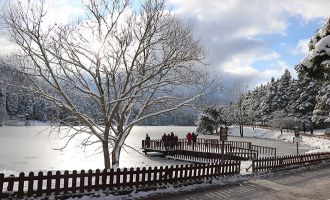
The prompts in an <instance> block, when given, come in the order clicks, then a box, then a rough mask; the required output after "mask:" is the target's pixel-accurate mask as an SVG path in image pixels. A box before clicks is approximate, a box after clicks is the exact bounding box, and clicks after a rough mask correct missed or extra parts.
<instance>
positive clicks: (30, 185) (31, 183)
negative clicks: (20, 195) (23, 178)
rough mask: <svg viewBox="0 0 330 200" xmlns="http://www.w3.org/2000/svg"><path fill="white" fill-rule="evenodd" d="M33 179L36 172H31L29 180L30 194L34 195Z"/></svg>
mask: <svg viewBox="0 0 330 200" xmlns="http://www.w3.org/2000/svg"><path fill="white" fill-rule="evenodd" d="M33 181H34V173H33V172H30V173H29V182H28V196H29V197H30V196H32V195H33Z"/></svg>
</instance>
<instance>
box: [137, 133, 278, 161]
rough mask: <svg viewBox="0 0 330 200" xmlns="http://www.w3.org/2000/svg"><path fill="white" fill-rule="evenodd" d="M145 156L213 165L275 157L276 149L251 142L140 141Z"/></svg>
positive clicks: (201, 139) (204, 140) (212, 140)
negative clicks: (228, 161) (157, 154)
mask: <svg viewBox="0 0 330 200" xmlns="http://www.w3.org/2000/svg"><path fill="white" fill-rule="evenodd" d="M142 149H143V151H144V152H145V154H147V153H149V152H158V153H162V154H163V155H164V156H166V157H168V158H172V159H176V160H184V161H191V162H196V163H213V162H221V161H223V160H251V159H255V158H258V157H259V156H260V155H262V156H276V148H272V147H264V146H256V145H252V144H251V142H239V141H219V140H216V139H211V140H210V139H204V138H199V139H198V140H197V141H196V142H195V143H194V142H188V141H187V140H186V139H179V140H178V141H177V142H172V143H166V142H163V141H162V140H150V141H145V140H143V141H142Z"/></svg>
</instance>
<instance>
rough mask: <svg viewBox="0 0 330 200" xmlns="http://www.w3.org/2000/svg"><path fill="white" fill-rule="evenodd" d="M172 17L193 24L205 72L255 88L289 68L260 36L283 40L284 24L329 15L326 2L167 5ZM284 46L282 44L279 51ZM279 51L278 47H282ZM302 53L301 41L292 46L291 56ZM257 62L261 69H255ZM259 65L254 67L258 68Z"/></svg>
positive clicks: (179, 1) (242, 0)
mask: <svg viewBox="0 0 330 200" xmlns="http://www.w3.org/2000/svg"><path fill="white" fill-rule="evenodd" d="M169 2H170V3H172V4H173V7H174V12H175V13H176V14H177V15H178V16H180V17H183V18H190V19H193V20H194V21H195V23H196V27H198V29H199V30H200V31H199V32H200V35H201V36H200V37H201V42H202V43H203V45H204V46H205V48H206V49H207V52H208V55H209V57H210V58H209V59H210V62H211V64H210V65H211V67H213V68H214V69H215V70H216V71H217V72H218V73H220V76H221V77H222V79H223V80H224V82H228V84H231V83H233V82H234V81H235V80H242V79H244V80H246V82H248V83H250V84H251V85H253V86H255V84H258V83H263V82H267V81H269V80H270V78H271V77H272V76H274V77H275V78H278V77H280V76H281V75H282V74H283V72H284V70H285V68H288V69H289V70H290V71H291V73H292V74H293V75H294V74H295V71H294V69H293V66H289V65H288V64H287V63H286V62H285V61H284V60H283V59H284V58H282V56H281V52H276V51H274V50H273V49H272V47H271V46H270V43H269V41H266V40H264V39H261V38H263V37H262V36H265V35H267V37H268V38H271V36H272V35H286V34H287V30H288V28H289V25H290V21H289V18H290V17H296V18H297V19H300V20H301V21H302V22H306V21H309V20H315V19H324V18H325V17H327V16H328V15H329V11H328V8H329V7H330V1H328V0H315V1H310V0H290V1H287V0H249V1H248V2H246V0H217V1H204V0H189V1H186V0H170V1H169ZM283 45H285V46H287V44H285V43H283V44H282V46H283ZM283 48H284V47H283ZM304 52H306V40H301V41H299V42H298V44H297V47H295V49H294V50H292V53H295V54H302V53H304ZM260 62H262V63H265V64H264V65H265V66H263V67H260ZM258 63H259V65H258Z"/></svg>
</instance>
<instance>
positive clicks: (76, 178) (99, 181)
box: [0, 161, 240, 198]
mask: <svg viewBox="0 0 330 200" xmlns="http://www.w3.org/2000/svg"><path fill="white" fill-rule="evenodd" d="M239 173H240V161H225V162H221V163H212V164H192V165H176V166H173V165H172V166H166V167H162V166H161V167H154V168H151V167H149V168H145V167H143V168H142V169H141V168H129V169H127V168H124V169H117V170H114V169H110V170H103V171H100V170H99V169H97V170H96V171H92V170H88V171H87V172H86V171H85V170H81V171H80V172H79V173H78V172H77V171H76V170H74V171H72V172H69V171H64V172H61V171H56V173H55V174H53V172H51V171H49V172H48V173H47V174H44V173H43V172H39V173H38V174H34V173H33V172H30V173H29V174H28V175H27V174H25V173H20V174H19V176H18V177H15V176H8V177H5V176H4V174H0V198H8V197H13V198H23V197H31V196H50V195H55V196H66V195H69V196H70V195H75V194H84V193H89V192H95V191H99V190H107V191H109V192H110V193H111V192H113V191H133V190H148V189H150V188H157V187H159V186H162V185H166V184H175V183H187V182H189V183H196V182H198V181H202V180H205V179H211V178H216V177H222V176H232V175H236V174H239Z"/></svg>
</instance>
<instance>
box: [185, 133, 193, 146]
mask: <svg viewBox="0 0 330 200" xmlns="http://www.w3.org/2000/svg"><path fill="white" fill-rule="evenodd" d="M186 138H187V140H188V145H190V144H191V140H192V135H191V133H190V132H189V133H188V134H187V135H186Z"/></svg>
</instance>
